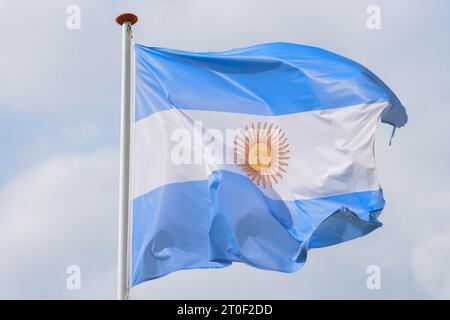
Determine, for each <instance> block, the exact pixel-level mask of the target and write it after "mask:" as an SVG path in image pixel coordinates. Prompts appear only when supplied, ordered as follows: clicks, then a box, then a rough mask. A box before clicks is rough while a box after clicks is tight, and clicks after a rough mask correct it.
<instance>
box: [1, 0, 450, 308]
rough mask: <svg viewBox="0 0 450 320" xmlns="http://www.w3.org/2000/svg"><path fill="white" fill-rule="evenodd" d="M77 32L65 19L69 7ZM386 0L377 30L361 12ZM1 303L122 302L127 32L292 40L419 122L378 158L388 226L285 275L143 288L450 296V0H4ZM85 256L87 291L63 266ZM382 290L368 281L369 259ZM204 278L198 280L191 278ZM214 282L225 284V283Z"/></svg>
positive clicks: (139, 293)
mask: <svg viewBox="0 0 450 320" xmlns="http://www.w3.org/2000/svg"><path fill="white" fill-rule="evenodd" d="M74 4H75V5H78V6H79V7H80V9H81V29H80V30H69V29H68V28H67V27H66V20H67V18H68V14H67V13H66V9H67V7H68V6H69V5H74ZM373 4H375V5H378V6H379V7H380V9H381V29H380V30H369V29H367V27H366V19H367V14H366V8H367V7H368V6H369V5H373ZM0 11H1V12H2V13H3V14H4V16H13V17H15V19H14V20H6V19H3V20H2V21H0V25H1V29H2V30H3V34H2V43H3V44H2V46H1V47H0V57H1V59H0V88H1V89H0V123H1V126H0V155H1V156H0V168H1V170H0V239H1V241H0V254H1V255H2V263H1V264H0V283H1V285H0V288H1V290H0V298H113V297H114V296H115V281H116V278H115V268H116V266H115V263H116V260H115V258H116V252H115V250H116V233H117V224H116V217H117V190H118V141H119V104H120V61H121V60H120V48H121V33H120V28H119V27H118V26H117V25H116V24H115V21H114V18H115V16H116V15H117V14H119V13H121V12H123V11H131V12H134V13H136V14H137V15H138V16H139V18H140V21H139V23H138V24H137V25H136V26H135V27H134V30H133V31H134V37H135V40H136V41H137V42H139V43H142V44H145V45H152V46H161V47H170V48H176V49H183V50H193V51H205V50H208V51H209V50H212V51H216V50H225V49H229V48H236V47H242V46H247V45H252V44H256V43H264V42H273V41H289V42H296V43H302V44H307V45H314V46H319V47H322V48H325V49H327V50H331V51H334V52H336V53H338V54H341V55H344V56H347V57H349V58H351V59H354V60H356V61H358V62H360V63H362V64H363V65H365V66H366V67H368V68H369V69H371V70H372V71H374V72H375V73H376V74H377V75H378V76H380V77H381V78H382V79H383V80H384V81H385V82H386V83H387V84H388V85H389V86H390V87H391V88H392V89H393V90H394V92H395V93H396V94H397V95H398V96H399V98H400V100H401V101H402V102H403V104H404V105H405V106H406V108H407V111H408V114H409V117H410V122H409V123H408V125H407V126H406V127H405V128H402V129H401V130H398V131H397V134H396V137H395V139H394V142H393V145H392V146H391V147H389V146H388V139H389V135H390V128H389V127H388V126H380V128H379V132H378V136H377V146H376V158H377V165H378V172H379V175H380V180H381V183H382V186H383V188H384V192H385V197H386V200H387V206H386V209H385V211H384V212H383V215H382V217H381V219H382V221H383V222H384V224H385V225H384V227H383V228H381V229H379V230H377V231H375V232H374V233H372V234H370V235H368V236H367V237H365V238H362V239H358V240H355V241H351V242H349V243H345V244H342V245H339V246H333V247H330V248H325V249H320V250H312V251H311V252H310V255H309V258H308V261H307V263H306V265H305V267H304V268H303V269H301V270H300V271H299V272H297V273H296V274H291V275H286V274H278V273H273V272H267V271H261V270H256V269H252V268H249V267H246V266H242V265H235V266H232V267H231V268H227V269H223V270H206V271H205V270H194V271H186V272H178V273H175V274H173V275H170V276H168V277H165V278H162V279H159V280H156V281H152V282H149V283H147V284H143V285H141V286H139V287H137V288H135V289H133V291H132V295H133V296H134V297H137V298H268V299H270V298H287V299H289V298H293V299H294V298H445V297H446V298H450V272H449V271H448V268H447V267H446V266H447V265H448V261H450V218H449V216H448V215H449V214H450V198H449V197H448V195H449V194H450V183H449V179H450V165H449V163H450V147H449V144H448V143H447V142H446V138H447V137H448V136H449V133H448V128H449V126H448V119H449V118H450V110H449V101H450V91H449V90H448V86H449V84H450V59H449V57H450V40H449V30H450V3H449V2H448V1H445V0H433V1H429V2H427V3H425V2H424V1H419V0H413V1H406V0H403V1H400V0H399V1H395V2H394V1H386V0H377V1H360V0H345V1H339V3H336V1H331V0H329V1H325V0H321V1H288V0H277V1H270V0H269V1H256V0H250V1H245V3H244V2H243V1H237V0H231V1H219V0H215V1H214V0H206V1H205V0H203V1H200V0H184V1H181V0H173V1H162V0H160V1H151V2H149V1H106V0H105V1H101V0H96V1H76V0H74V1H58V2H55V1H50V0H43V1H39V3H37V2H31V1H12V0H6V1H2V3H1V4H0ZM71 264H76V265H79V266H80V267H81V271H82V287H81V290H73V291H71V290H68V289H67V288H66V278H67V274H66V268H67V266H68V265H71ZM372 264H376V265H379V266H380V267H381V271H382V289H381V290H368V289H367V288H366V278H367V274H366V268H367V266H369V265H372ZM194 284H195V285H194ZM219 288H220V289H219Z"/></svg>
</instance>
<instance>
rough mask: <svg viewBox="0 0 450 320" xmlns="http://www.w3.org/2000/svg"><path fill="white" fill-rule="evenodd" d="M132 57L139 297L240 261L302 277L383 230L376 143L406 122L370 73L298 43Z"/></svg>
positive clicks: (141, 52)
mask: <svg viewBox="0 0 450 320" xmlns="http://www.w3.org/2000/svg"><path fill="white" fill-rule="evenodd" d="M135 57H136V58H135V59H136V60H135V65H136V70H135V90H136V93H135V123H134V128H133V132H134V138H133V174H132V181H133V185H132V189H133V203H132V206H133V211H132V214H133V217H132V275H131V282H132V285H137V284H139V283H142V282H144V281H147V280H150V279H154V278H158V277H161V276H163V275H166V274H168V273H171V272H173V271H177V270H182V269H193V268H220V267H225V266H228V265H230V264H231V263H233V262H243V263H246V264H248V265H251V266H254V267H257V268H261V269H266V270H276V271H282V272H294V271H296V270H298V269H299V268H300V267H301V266H302V265H303V264H304V262H305V260H306V256H307V251H308V249H310V248H318V247H324V246H329V245H333V244H337V243H340V242H343V241H347V240H350V239H354V238H357V237H360V236H363V235H365V234H367V233H369V232H371V231H373V230H374V229H376V228H378V227H380V226H381V222H380V221H379V220H378V217H379V215H380V213H381V211H382V209H383V207H384V199H383V194H382V190H381V187H380V185H379V183H378V180H377V176H376V168H375V159H374V154H373V148H374V135H375V131H376V127H377V123H378V121H379V120H381V121H382V122H385V123H388V124H391V125H393V126H394V127H401V126H403V125H405V123H406V122H407V115H406V112H405V108H404V107H403V106H402V104H401V103H400V101H399V99H398V98H397V97H396V96H395V94H394V93H393V92H392V91H391V90H390V89H389V88H388V87H387V86H386V85H385V84H384V83H383V82H382V81H381V80H380V79H379V78H378V77H377V76H375V75H374V74H373V73H372V72H370V71H369V70H367V69H366V68H364V67H363V66H361V65H359V64H357V63H356V62H353V61H352V60H349V59H347V58H344V57H342V56H339V55H336V54H334V53H331V52H328V51H325V50H322V49H319V48H315V47H308V46H302V45H297V44H290V43H272V44H263V45H257V46H253V47H248V48H243V49H234V50H229V51H225V52H218V53H216V52H205V53H193V52H185V51H179V50H171V49H163V48H153V47H146V46H142V45H139V44H136V45H135Z"/></svg>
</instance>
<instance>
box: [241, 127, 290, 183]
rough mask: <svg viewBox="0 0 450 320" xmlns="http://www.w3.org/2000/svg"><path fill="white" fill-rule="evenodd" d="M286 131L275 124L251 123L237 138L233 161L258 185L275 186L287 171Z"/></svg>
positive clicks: (287, 145)
mask: <svg viewBox="0 0 450 320" xmlns="http://www.w3.org/2000/svg"><path fill="white" fill-rule="evenodd" d="M288 147H289V144H288V139H287V137H286V133H285V132H284V131H283V130H282V129H281V128H279V127H278V126H274V125H273V124H270V125H269V124H268V123H267V122H265V123H264V124H261V122H258V124H257V125H255V124H253V123H252V124H251V125H250V126H245V128H244V129H241V130H240V131H239V133H238V134H236V136H235V138H234V162H235V163H236V164H237V165H238V166H239V167H240V168H241V170H242V171H243V172H244V173H245V174H246V175H247V176H248V177H249V178H250V179H251V180H252V181H253V182H254V183H255V184H256V185H257V186H259V185H262V186H263V188H266V186H270V187H272V185H273V184H276V183H278V182H279V181H280V180H281V179H282V177H283V173H286V170H287V166H288V164H287V160H288V159H289V156H288V154H289V149H288Z"/></svg>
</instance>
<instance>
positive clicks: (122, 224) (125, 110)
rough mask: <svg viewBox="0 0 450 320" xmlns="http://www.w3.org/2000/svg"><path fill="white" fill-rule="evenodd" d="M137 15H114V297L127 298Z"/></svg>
mask: <svg viewBox="0 0 450 320" xmlns="http://www.w3.org/2000/svg"><path fill="white" fill-rule="evenodd" d="M137 20H138V18H137V17H136V16H135V15H134V14H131V13H124V14H121V15H119V16H118V17H117V18H116V22H117V23H118V24H119V25H121V26H122V98H121V107H120V110H121V111H120V112H121V117H120V119H121V120H120V182H119V184H120V187H119V188H120V191H119V192H120V194H119V240H118V256H117V299H118V300H128V299H129V297H130V295H129V287H130V286H129V270H128V248H129V245H128V230H129V217H130V214H129V213H130V163H131V159H130V154H131V152H130V151H131V150H130V145H131V141H130V138H131V63H132V61H131V59H132V55H131V50H132V47H131V46H132V44H131V26H132V25H133V24H135V23H136V22H137Z"/></svg>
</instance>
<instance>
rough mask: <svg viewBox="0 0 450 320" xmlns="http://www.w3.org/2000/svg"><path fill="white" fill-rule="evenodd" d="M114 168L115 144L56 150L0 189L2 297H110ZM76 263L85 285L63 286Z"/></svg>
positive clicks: (114, 198) (112, 266) (112, 267)
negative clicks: (84, 152)
mask: <svg viewBox="0 0 450 320" xmlns="http://www.w3.org/2000/svg"><path fill="white" fill-rule="evenodd" d="M117 170H118V166H117V156H116V152H115V151H114V150H100V151H97V152H95V153H93V154H89V155H79V154H73V155H63V156H54V157H50V158H48V159H46V160H45V161H42V162H41V163H38V164H36V165H34V166H32V167H30V168H28V169H26V170H25V171H24V172H22V173H20V174H19V175H18V176H17V177H15V178H14V179H13V180H12V181H10V182H9V183H8V184H6V185H5V186H4V187H3V188H2V189H1V190H0V212H1V216H0V235H1V242H0V255H1V257H2V264H1V265H0V282H1V283H2V290H1V292H0V295H1V296H0V297H1V298H52V297H53V298H54V297H56V298H58V297H59V298H60V297H63V296H67V297H72V298H76V297H97V296H98V297H105V296H108V292H111V294H112V296H113V293H114V286H115V283H114V278H112V279H111V277H110V275H111V274H112V273H113V270H114V268H115V251H114V248H115V243H116V240H115V239H116V237H115V236H116V220H117V203H116V202H117V176H118V172H117ZM72 264H76V265H79V266H80V267H81V271H82V290H81V291H68V290H67V289H66V287H65V284H66V277H67V275H66V273H65V272H66V268H67V266H68V265H72ZM102 275H103V276H102ZM105 275H108V278H107V279H105ZM100 284H101V285H100ZM99 287H101V290H100V291H99V290H98V288H99ZM96 288H97V289H96Z"/></svg>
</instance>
